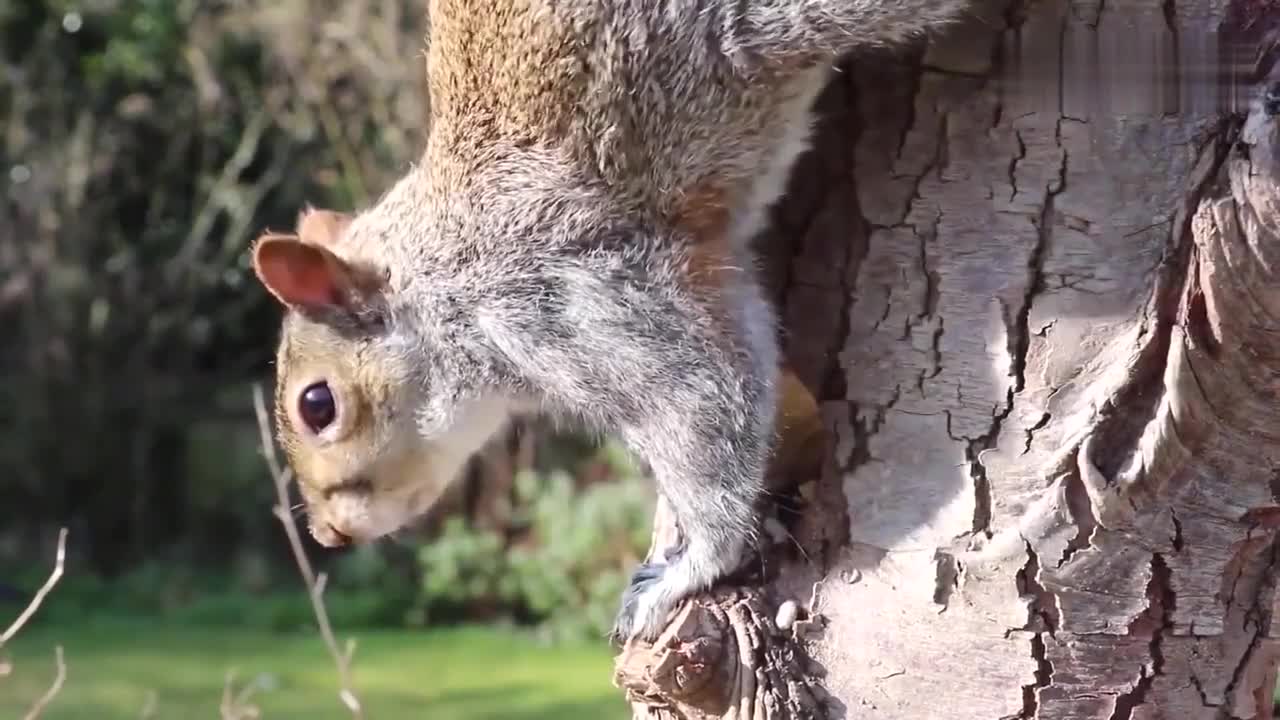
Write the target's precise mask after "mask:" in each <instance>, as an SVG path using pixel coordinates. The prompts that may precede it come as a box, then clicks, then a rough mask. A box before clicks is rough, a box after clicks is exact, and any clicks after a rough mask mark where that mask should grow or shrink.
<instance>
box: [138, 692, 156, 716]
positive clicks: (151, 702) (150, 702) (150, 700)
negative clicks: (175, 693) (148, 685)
mask: <svg viewBox="0 0 1280 720" xmlns="http://www.w3.org/2000/svg"><path fill="white" fill-rule="evenodd" d="M159 705H160V695H159V694H157V693H156V691H155V690H148V691H147V699H146V700H143V701H142V712H141V713H139V715H138V718H139V720H151V718H153V717H155V716H156V707H158V706H159Z"/></svg>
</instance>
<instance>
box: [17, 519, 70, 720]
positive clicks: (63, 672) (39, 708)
mask: <svg viewBox="0 0 1280 720" xmlns="http://www.w3.org/2000/svg"><path fill="white" fill-rule="evenodd" d="M65 534H66V531H65V530H64V531H63V536H64V537H65ZM59 568H61V563H59ZM53 658H54V662H55V663H57V666H58V674H57V675H55V676H54V677H53V684H52V685H50V686H49V689H48V690H46V691H45V693H44V695H43V696H42V697H41V698H40V699H39V700H37V701H36V704H35V705H32V706H31V709H30V710H28V711H27V714H26V716H25V717H24V720H36V718H38V717H40V713H42V712H44V709H45V707H46V706H48V704H49V703H51V702H53V699H54V698H55V697H57V695H58V693H59V692H60V691H61V690H62V683H64V682H66V680H67V663H66V661H65V660H64V659H63V657H62V646H61V645H58V646H56V647H54V649H53Z"/></svg>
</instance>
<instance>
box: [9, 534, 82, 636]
mask: <svg viewBox="0 0 1280 720" xmlns="http://www.w3.org/2000/svg"><path fill="white" fill-rule="evenodd" d="M66 560H67V529H66V528H65V527H64V528H62V530H61V531H59V532H58V553H57V555H56V556H55V559H54V563H53V572H51V573H49V579H48V580H45V581H44V585H42V586H41V587H40V589H39V590H37V591H36V594H35V597H33V598H31V602H30V603H27V607H26V609H25V610H23V611H22V614H21V615H19V616H18V619H17V620H14V621H13V624H12V625H10V626H9V629H7V630H5V631H4V634H3V635H0V647H4V646H5V644H6V643H8V642H9V641H10V640H12V639H13V636H15V635H17V634H18V631H19V630H21V629H22V626H23V625H26V624H27V621H28V620H30V619H31V616H32V615H35V614H36V610H39V609H40V603H42V602H44V598H45V596H46V595H48V594H49V591H50V590H52V589H53V586H54V585H57V584H58V580H60V579H61V578H62V569H63V566H64V565H65V564H66ZM58 653H59V657H61V653H62V650H61V648H59V650H58Z"/></svg>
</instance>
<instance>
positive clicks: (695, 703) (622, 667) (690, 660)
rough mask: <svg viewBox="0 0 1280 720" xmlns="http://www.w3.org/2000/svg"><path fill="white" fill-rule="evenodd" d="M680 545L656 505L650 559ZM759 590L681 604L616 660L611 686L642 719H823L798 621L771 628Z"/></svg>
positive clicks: (665, 511)
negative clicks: (652, 638) (658, 630)
mask: <svg viewBox="0 0 1280 720" xmlns="http://www.w3.org/2000/svg"><path fill="white" fill-rule="evenodd" d="M679 544H680V538H679V528H678V527H677V526H676V523H675V520H674V516H673V515H672V514H671V512H670V508H669V507H668V506H667V505H666V503H665V502H663V501H662V500H661V499H660V500H659V502H658V508H657V512H656V513H655V516H654V531H653V542H652V544H651V546H650V550H649V560H650V561H652V559H653V558H654V557H656V556H660V555H665V554H666V551H667V549H668V548H673V547H678V546H679ZM776 604H777V603H774V602H771V600H770V598H769V597H768V595H767V594H766V592H765V591H764V590H762V589H759V588H734V587H722V588H718V589H715V590H713V591H711V592H709V593H705V594H702V595H699V596H697V597H694V598H692V599H690V600H688V601H686V602H685V603H684V604H683V605H681V607H680V608H679V609H678V610H677V611H676V612H675V613H674V616H673V618H672V619H671V620H670V621H669V623H668V624H667V627H666V629H665V630H663V632H662V634H661V635H659V637H658V639H657V641H656V642H654V643H652V644H650V643H645V642H642V641H638V640H632V641H630V642H628V643H627V645H626V646H625V647H624V648H623V649H622V652H621V653H620V654H619V655H618V657H617V658H616V659H615V665H614V684H615V685H617V686H618V687H619V688H622V689H623V691H624V692H625V693H626V698H627V701H628V702H630V703H631V705H632V710H633V712H634V716H635V717H636V718H638V719H639V718H643V719H645V720H677V719H678V720H711V719H712V718H719V719H721V720H792V719H799V718H820V717H825V712H824V709H823V708H824V704H823V701H822V699H823V698H825V697H826V694H825V692H824V691H822V690H821V688H820V687H819V686H818V685H817V684H816V678H817V677H818V676H819V675H820V673H819V672H818V671H816V670H815V667H816V666H814V665H813V664H812V663H810V662H809V660H808V656H807V654H806V653H805V651H804V648H803V639H804V636H803V635H802V633H801V628H802V627H804V626H806V625H812V623H806V622H803V621H802V622H798V623H794V624H793V625H792V627H791V628H788V629H786V630H782V629H779V628H778V626H777V625H776V624H775V622H774V619H773V618H774V615H775V613H774V612H772V611H771V610H770V608H772V607H773V606H774V605H776Z"/></svg>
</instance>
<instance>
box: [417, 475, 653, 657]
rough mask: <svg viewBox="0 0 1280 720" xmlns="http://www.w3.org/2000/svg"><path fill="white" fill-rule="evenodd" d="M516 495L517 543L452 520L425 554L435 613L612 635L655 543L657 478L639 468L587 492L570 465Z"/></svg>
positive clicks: (427, 596) (521, 481)
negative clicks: (506, 618)
mask: <svg viewBox="0 0 1280 720" xmlns="http://www.w3.org/2000/svg"><path fill="white" fill-rule="evenodd" d="M516 495H517V508H518V510H517V513H516V520H515V522H514V524H513V527H512V530H513V531H514V532H515V538H516V541H515V542H513V543H512V542H507V541H505V539H504V538H503V537H502V536H501V535H500V534H499V533H497V532H494V531H492V530H476V529H472V528H469V527H468V526H467V525H466V524H465V523H464V522H462V521H461V520H460V519H459V518H451V519H450V520H449V521H447V522H446V524H445V528H444V531H443V532H442V533H441V535H440V536H439V537H438V538H436V539H435V540H434V541H433V542H431V543H428V544H426V545H424V546H423V547H422V548H421V549H420V550H419V551H418V556H419V558H420V562H421V564H422V599H423V606H424V609H425V611H426V613H427V617H431V615H432V614H433V613H436V614H444V615H446V616H451V615H458V614H462V615H464V616H465V615H471V614H474V613H475V612H477V611H490V612H494V611H495V610H496V611H499V612H506V613H510V614H511V615H512V616H514V617H516V618H520V619H526V620H533V621H535V622H539V623H541V624H542V626H543V627H544V628H545V629H546V630H547V631H548V632H550V633H552V634H554V635H556V636H557V637H572V638H574V639H578V638H582V637H584V636H585V637H592V636H594V637H603V636H604V635H605V634H606V633H607V632H608V630H609V629H610V627H611V626H612V623H613V619H614V614H615V613H616V612H617V607H618V606H617V604H618V599H619V597H620V596H621V593H622V591H623V589H624V588H625V587H626V583H627V580H628V578H629V577H630V574H631V572H632V571H633V570H634V567H635V565H636V563H638V562H639V561H640V560H641V559H642V558H643V556H644V552H645V548H647V547H648V544H649V532H650V526H651V520H650V518H651V517H652V514H653V493H652V490H651V488H650V486H649V484H648V481H647V480H646V479H645V478H643V477H642V476H640V475H639V474H637V473H636V472H634V470H631V471H630V472H626V473H625V474H621V475H620V477H619V479H617V480H614V481H613V482H608V483H597V484H592V485H590V486H588V487H587V488H585V489H583V490H581V491H577V490H575V488H574V481H573V478H572V477H571V476H570V475H569V474H568V473H566V472H563V471H551V472H541V473H540V472H535V471H525V472H522V473H520V474H519V475H518V476H517V477H516Z"/></svg>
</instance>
